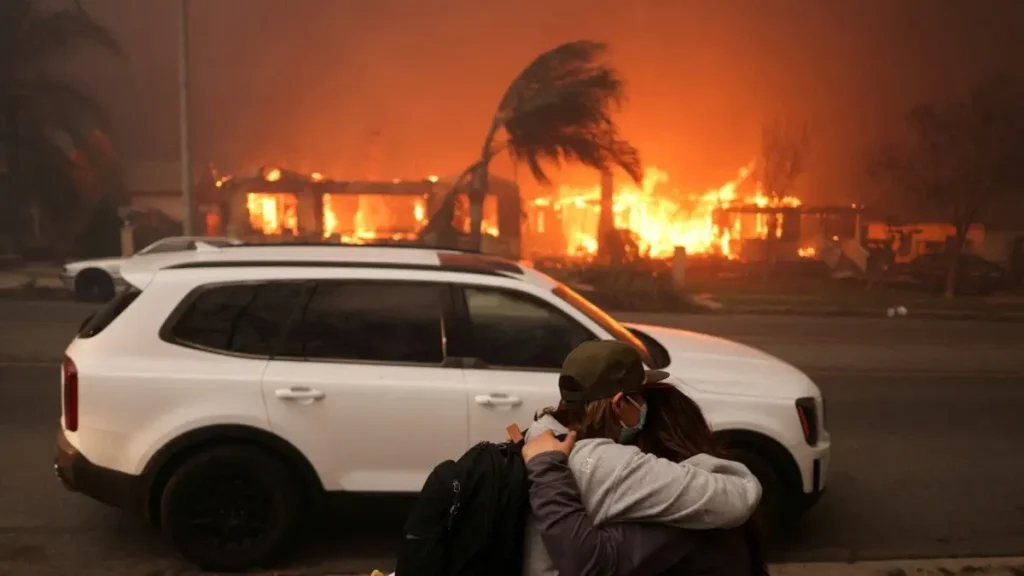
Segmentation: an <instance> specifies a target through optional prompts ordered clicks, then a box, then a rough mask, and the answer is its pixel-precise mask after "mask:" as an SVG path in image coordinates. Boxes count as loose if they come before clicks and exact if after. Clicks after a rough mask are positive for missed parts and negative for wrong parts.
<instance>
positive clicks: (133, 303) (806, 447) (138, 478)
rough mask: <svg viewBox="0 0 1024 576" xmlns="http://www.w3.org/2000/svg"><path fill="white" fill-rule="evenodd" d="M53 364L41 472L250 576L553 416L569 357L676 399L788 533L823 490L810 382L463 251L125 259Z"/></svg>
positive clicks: (321, 250)
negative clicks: (666, 388) (49, 439)
mask: <svg viewBox="0 0 1024 576" xmlns="http://www.w3.org/2000/svg"><path fill="white" fill-rule="evenodd" d="M123 273H124V277H125V281H126V283H127V284H128V285H129V287H128V288H127V289H126V290H125V291H124V292H123V293H122V294H120V295H119V296H118V297H117V298H116V299H115V300H113V301H112V302H110V303H109V304H107V306H105V307H104V308H103V309H102V310H100V311H98V312H97V313H96V314H95V315H94V316H92V317H91V318H90V319H89V320H87V321H86V322H85V323H84V324H83V326H82V329H81V330H80V331H79V334H78V336H77V337H76V338H75V339H74V340H73V341H72V342H71V344H70V345H69V346H68V348H67V350H66V351H65V358H64V364H63V377H62V380H61V382H62V395H61V396H62V400H63V410H62V417H61V421H60V431H59V433H58V436H57V457H56V462H55V471H56V473H57V476H58V478H60V480H61V481H62V482H63V483H64V485H65V486H66V487H68V488H69V489H71V490H76V491H78V492H81V493H83V494H86V495H88V496H91V497H92V498H95V499H96V500H99V501H101V502H105V503H107V504H111V505H113V506H117V507H120V508H123V509H125V510H129V511H134V512H137V513H140V514H142V515H143V516H145V517H147V518H149V519H150V520H151V521H152V522H153V523H154V524H156V525H158V526H160V527H161V528H162V529H163V532H164V533H165V534H166V535H167V536H168V537H169V538H170V540H171V541H172V542H173V543H174V545H175V547H176V548H177V549H178V550H179V551H180V552H181V553H182V555H184V556H185V557H186V558H188V559H189V560H191V561H193V562H194V563H196V564H197V565H199V566H200V567H201V568H203V569H207V570H212V571H227V570H243V569H247V568H251V567H254V566H265V565H266V563H268V562H271V561H272V560H273V559H274V558H275V557H276V556H277V555H278V553H280V552H282V550H283V549H284V547H285V546H286V544H287V543H288V542H289V536H290V535H291V534H292V533H293V529H294V528H295V527H296V524H297V523H298V522H299V520H300V519H301V518H302V517H303V516H304V514H303V512H304V511H307V510H315V509H319V508H321V506H319V504H320V501H321V498H322V497H323V496H325V495H328V494H336V493H342V492H347V493H380V492H390V493H408V492H416V491H418V490H419V489H420V488H421V487H422V485H423V481H424V480H425V479H426V477H427V475H428V474H429V473H430V471H431V469H432V468H433V467H434V466H435V465H436V464H437V463H439V462H441V461H442V460H446V459H449V458H457V457H458V456H459V455H461V454H462V453H464V452H465V451H466V450H467V449H468V448H469V447H470V446H472V445H473V444H475V443H477V442H480V441H484V440H489V441H497V442H500V441H502V440H504V439H505V437H506V434H507V433H506V431H505V430H506V426H508V425H509V424H512V423H515V424H518V425H519V426H520V428H523V429H525V428H526V427H527V426H529V425H530V423H531V422H532V421H533V419H534V415H535V413H536V412H537V411H539V410H541V409H543V408H545V407H548V406H553V405H555V404H557V403H558V399H559V395H558V372H559V369H560V367H561V364H562V361H563V359H564V358H565V356H566V355H567V354H568V353H569V351H570V350H572V349H573V348H575V347H576V346H577V345H578V344H579V343H581V342H583V341H586V340H591V339H595V338H596V339H604V340H613V339H614V340H620V341H623V342H626V343H628V344H630V345H631V346H634V347H635V348H636V349H637V351H639V352H640V353H641V354H642V356H643V357H644V362H645V364H647V365H648V367H650V368H657V369H664V370H667V371H668V372H669V373H671V374H672V377H673V379H672V380H671V381H672V382H673V383H674V384H675V385H676V386H677V387H678V388H679V389H680V390H682V391H684V392H685V393H686V394H688V395H690V396H691V397H692V398H693V399H694V401H696V402H697V403H698V404H699V405H700V407H701V409H702V410H703V411H704V413H705V414H706V415H707V418H708V421H709V422H710V423H711V425H712V427H713V428H714V430H715V433H716V434H717V435H719V436H720V438H721V439H722V440H723V441H725V442H726V444H727V446H728V448H729V450H730V454H731V456H732V457H733V458H734V459H736V460H738V461H740V462H743V463H744V464H746V465H747V467H748V468H750V470H751V471H752V472H753V473H754V474H755V475H756V476H757V478H758V479H759V480H760V481H761V484H762V486H763V487H764V496H763V497H762V501H761V506H762V508H761V513H762V516H763V519H764V520H765V521H766V522H769V523H771V524H772V527H773V528H774V527H776V526H781V525H783V524H789V523H790V522H792V521H793V520H795V519H797V518H799V517H800V515H801V514H802V513H803V511H804V510H805V509H806V508H807V507H808V506H810V505H811V504H813V503H814V502H815V501H816V500H817V499H818V497H819V496H820V495H821V494H822V492H823V490H824V488H825V484H826V479H827V477H828V468H829V458H830V452H831V440H830V437H829V433H828V431H827V429H826V426H825V416H824V404H823V401H822V397H821V392H820V390H819V389H818V387H817V386H816V385H815V384H814V382H813V381H811V379H810V378H808V377H807V376H806V375H805V374H804V373H803V372H801V371H799V370H797V369H796V368H794V367H792V366H790V365H789V364H786V363H785V362H783V361H781V360H779V359H777V358H774V357H772V356H769V355H768V354H765V353H764V352H761V351H759V350H755V349H753V348H750V347H748V346H744V345H742V344H737V343H735V342H731V341H728V340H724V339H722V338H715V337H712V336H707V335H703V334H697V333H694V332H687V331H685V330H675V329H670V328H663V327H658V326H639V325H625V326H624V325H623V324H620V323H619V322H617V321H616V320H615V319H613V318H612V317H611V316H609V315H608V314H607V313H605V312H603V311H602V310H601V309H600V308H598V307H596V306H594V305H593V304H592V303H590V302H589V301H587V300H586V299H585V298H583V297H582V296H580V295H579V294H577V293H576V292H574V291H572V290H571V289H570V288H569V287H567V286H565V285H564V284H562V283H560V282H558V281H556V280H554V279H552V278H550V277H549V276H546V275H544V274H542V273H540V272H538V271H536V270H533V269H531V268H527V267H523V266H520V265H519V264H517V263H515V262H511V261H508V260H503V259H499V258H494V257H487V256H482V255H479V254H472V253H462V252H456V251H451V250H437V249H428V248H404V247H382V246H361V247H360V246H308V245H306V246H303V245H294V246H249V245H246V246H238V247H225V248H220V249H212V250H199V251H195V252H192V253H179V254H167V255H164V256H163V257H161V258H158V257H153V258H151V259H148V260H146V259H142V258H133V259H132V261H131V262H129V263H127V264H126V265H125V267H124V269H123Z"/></svg>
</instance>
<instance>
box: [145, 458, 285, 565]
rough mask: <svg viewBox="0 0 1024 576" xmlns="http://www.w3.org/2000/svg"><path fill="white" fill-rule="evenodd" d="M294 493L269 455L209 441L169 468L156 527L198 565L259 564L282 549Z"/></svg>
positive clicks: (282, 466)
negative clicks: (209, 445)
mask: <svg viewBox="0 0 1024 576" xmlns="http://www.w3.org/2000/svg"><path fill="white" fill-rule="evenodd" d="M299 501H300V500H299V493H298V489H297V484H296V482H295V478H294V476H293V475H292V474H291V473H290V472H289V470H288V469H287V468H286V467H285V465H284V464H283V463H282V462H281V461H280V460H278V459H277V458H274V457H273V456H272V455H270V454H268V453H266V452H265V451H263V450H260V449H259V448H255V447H252V446H223V447H217V448H211V449H208V450H204V451H202V452H199V453H197V454H195V455H194V456H192V457H190V458H189V459H188V460H186V461H185V462H184V463H183V464H182V465H181V466H180V467H178V469H177V470H175V472H174V473H173V474H172V475H171V477H170V479H169V480H168V482H167V485H166V486H165V488H164V491H163V493H162V495H161V499H160V527H161V529H162V530H163V532H164V534H165V535H167V537H169V538H170V540H171V541H172V542H173V544H174V546H175V548H177V550H178V552H179V553H180V554H181V555H182V556H184V557H185V558H186V559H187V560H189V561H191V562H193V563H194V564H196V565H197V566H198V567H199V568H201V569H203V570H209V571H220V572H234V571H242V570H247V569H249V568H257V567H265V566H266V565H267V564H268V563H270V562H274V561H275V560H276V559H277V558H278V557H279V556H280V555H281V554H282V553H283V552H285V551H286V550H287V548H288V544H289V540H290V536H291V535H292V533H293V531H294V529H295V527H296V524H297V521H298V518H299V512H300V506H299Z"/></svg>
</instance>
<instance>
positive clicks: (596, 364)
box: [558, 340, 669, 406]
mask: <svg viewBox="0 0 1024 576" xmlns="http://www.w3.org/2000/svg"><path fill="white" fill-rule="evenodd" d="M668 376H669V374H668V372H663V371H661V370H647V369H646V368H644V362H643V359H642V358H641V357H640V352H638V351H637V349H636V348H634V347H632V346H630V345H629V344H626V343H625V342H619V341H618V340H588V341H586V342H584V343H582V344H580V345H579V346H577V347H576V348H575V349H574V350H573V351H572V352H569V355H568V356H566V357H565V362H563V363H562V373H561V375H560V376H559V378H558V390H559V392H561V395H562V403H563V404H565V405H567V406H583V405H586V404H588V403H590V402H593V401H595V400H603V399H607V398H612V397H613V396H615V395H616V394H618V393H619V392H623V393H626V394H630V393H634V392H639V391H641V390H643V389H644V388H649V387H663V386H666V385H667V384H664V383H661V382H662V381H663V380H664V379H666V378H668Z"/></svg>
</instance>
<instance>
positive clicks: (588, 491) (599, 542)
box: [396, 340, 768, 576]
mask: <svg viewBox="0 0 1024 576" xmlns="http://www.w3.org/2000/svg"><path fill="white" fill-rule="evenodd" d="M668 378H669V375H668V374H667V373H665V372H661V371H657V370H646V369H645V367H644V364H643V361H642V359H641V356H640V354H639V352H638V351H637V350H636V349H635V348H633V347H632V346H629V345H628V344H625V343H622V342H617V341H597V340H594V341H588V342H584V343H583V344H581V345H580V346H579V347H577V348H576V349H575V350H573V351H572V352H570V353H569V355H568V356H567V357H566V359H565V362H564V364H563V366H562V370H561V374H560V375H559V382H558V387H559V392H560V396H561V398H560V401H559V403H558V406H555V407H551V408H547V409H545V410H544V411H543V412H541V413H540V414H538V415H537V418H536V420H535V422H533V424H532V425H531V426H530V427H529V429H528V430H527V432H526V435H525V438H523V437H522V434H521V432H520V431H519V429H518V428H517V427H515V426H512V427H510V428H509V430H510V435H511V436H512V441H510V442H506V443H504V444H492V443H486V442H484V443H480V444H477V445H476V446H475V447H473V448H471V449H470V451H469V452H467V453H466V454H465V455H463V456H462V457H461V458H460V459H459V460H458V461H453V460H449V461H446V462H442V463H441V464H439V465H438V466H437V467H436V468H435V469H434V471H433V472H432V473H431V475H430V476H429V477H428V478H427V481H426V483H425V484H424V488H423V490H422V491H421V493H420V498H419V500H418V502H417V505H416V508H414V509H413V512H412V514H411V515H410V519H409V521H408V522H407V524H406V536H405V540H404V541H403V543H402V545H401V549H400V551H399V555H398V569H397V571H396V572H397V574H398V575H399V576H477V575H479V576H599V575H600V576H646V575H649V576H661V575H698V574H700V575H705V574H706V575H712V574H715V575H719V574H720V575H728V576H761V575H766V574H767V573H768V571H767V568H766V565H765V563H764V560H763V558H762V553H761V546H760V543H759V540H758V530H757V527H756V526H754V523H755V521H754V520H752V517H753V515H754V511H755V509H756V508H757V505H758V503H759V501H760V499H761V485H760V483H758V481H757V479H756V478H755V477H754V475H753V474H751V472H750V471H749V470H748V469H747V468H746V467H745V466H743V465H742V464H739V463H737V462H732V461H730V460H726V459H724V456H725V452H724V449H723V448H722V447H721V446H720V445H719V444H718V443H717V442H716V440H715V437H714V436H713V435H712V433H711V429H710V427H709V426H708V423H707V421H706V420H705V419H704V415H703V414H702V413H701V410H700V408H699V407H698V406H697V405H696V404H695V403H694V402H693V401H692V400H691V399H690V398H688V397H687V396H686V395H685V394H683V393H682V392H681V391H679V390H678V389H677V388H676V387H675V386H673V385H672V384H671V383H670V381H669V380H668Z"/></svg>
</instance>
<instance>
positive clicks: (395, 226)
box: [321, 194, 427, 244]
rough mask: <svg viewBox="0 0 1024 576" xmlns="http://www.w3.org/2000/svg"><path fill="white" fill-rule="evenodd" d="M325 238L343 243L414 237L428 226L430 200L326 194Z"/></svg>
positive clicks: (323, 197) (362, 242) (322, 199)
mask: <svg viewBox="0 0 1024 576" xmlns="http://www.w3.org/2000/svg"><path fill="white" fill-rule="evenodd" d="M321 201H322V202H323V214H324V221H323V237H324V238H330V237H332V236H337V237H338V239H339V240H340V242H341V243H343V244H366V243H369V242H381V241H387V240H412V239H414V238H415V237H416V234H417V233H418V232H419V231H420V230H421V229H422V228H423V226H425V225H426V215H427V202H426V198H422V197H419V196H412V197H410V196H386V197H379V196H345V195H337V196H333V195H331V194H324V195H323V196H322V198H321Z"/></svg>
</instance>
